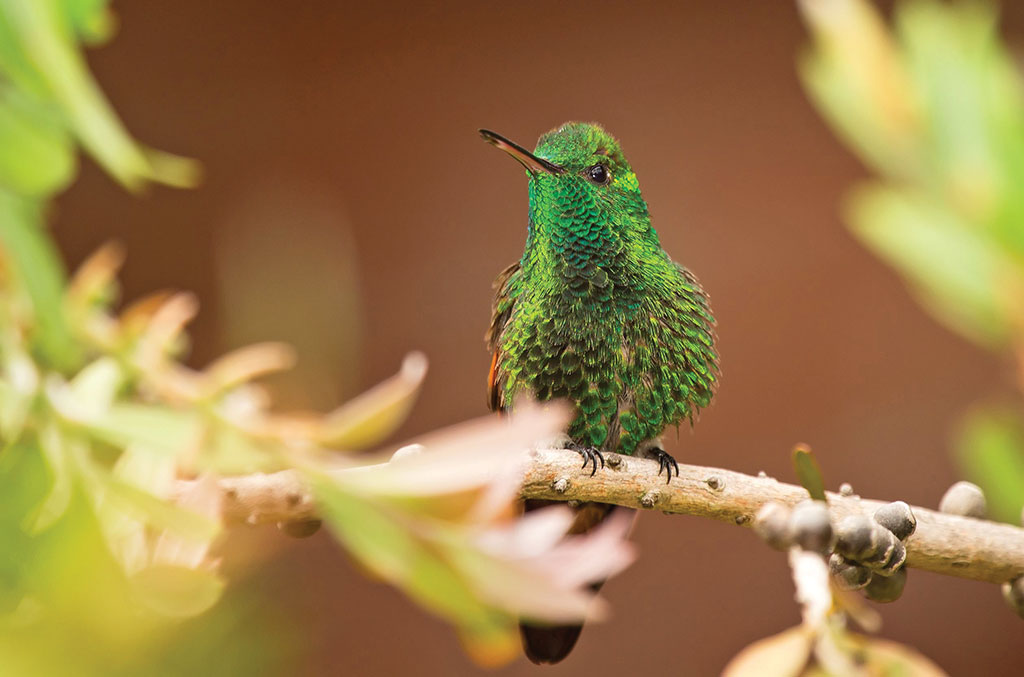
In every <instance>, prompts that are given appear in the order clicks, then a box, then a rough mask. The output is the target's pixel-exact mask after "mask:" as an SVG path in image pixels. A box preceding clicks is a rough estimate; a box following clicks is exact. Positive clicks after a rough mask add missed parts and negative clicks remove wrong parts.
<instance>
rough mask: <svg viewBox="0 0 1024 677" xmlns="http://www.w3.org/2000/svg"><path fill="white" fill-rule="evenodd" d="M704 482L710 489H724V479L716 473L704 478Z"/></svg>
mask: <svg viewBox="0 0 1024 677" xmlns="http://www.w3.org/2000/svg"><path fill="white" fill-rule="evenodd" d="M704 483H705V484H707V485H708V488H709V489H711V490H712V491H723V490H724V489H725V480H723V479H722V478H721V477H719V476H718V475H712V476H710V477H708V478H707V479H705V480H704Z"/></svg>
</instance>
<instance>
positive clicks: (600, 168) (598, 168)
mask: <svg viewBox="0 0 1024 677" xmlns="http://www.w3.org/2000/svg"><path fill="white" fill-rule="evenodd" d="M587 176H588V177H590V180H591V181H593V182H594V183H596V184H598V185H600V186H603V185H605V184H606V183H608V182H609V181H611V180H612V174H611V172H609V171H608V168H607V167H605V166H604V165H594V166H593V167H591V168H590V169H588V170H587Z"/></svg>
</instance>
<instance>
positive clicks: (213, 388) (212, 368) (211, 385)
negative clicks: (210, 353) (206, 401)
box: [203, 342, 295, 396]
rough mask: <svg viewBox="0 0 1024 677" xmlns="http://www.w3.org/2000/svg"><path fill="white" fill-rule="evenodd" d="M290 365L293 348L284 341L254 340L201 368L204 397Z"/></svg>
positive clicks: (293, 356) (293, 359)
mask: <svg viewBox="0 0 1024 677" xmlns="http://www.w3.org/2000/svg"><path fill="white" fill-rule="evenodd" d="M293 364H295V351H294V350H293V349H292V347H291V346H289V345H288V344H286V343H275V342H267V343H255V344H253V345H249V346H245V347H244V348H239V349H237V350H233V351H231V352H230V353H227V354H226V355H222V356H221V357H219V358H217V359H216V360H214V361H213V362H212V363H211V364H210V365H209V366H208V367H207V368H206V369H205V370H204V371H203V377H204V381H205V383H204V385H205V389H206V392H207V396H209V395H212V394H214V393H219V392H223V391H225V390H228V389H230V388H233V387H235V386H237V385H240V384H243V383H247V382H249V381H252V380H255V379H257V378H259V377H260V376H264V375H266V374H270V373H273V372H275V371H281V370H283V369H289V368H290V367H291V366H292V365H293Z"/></svg>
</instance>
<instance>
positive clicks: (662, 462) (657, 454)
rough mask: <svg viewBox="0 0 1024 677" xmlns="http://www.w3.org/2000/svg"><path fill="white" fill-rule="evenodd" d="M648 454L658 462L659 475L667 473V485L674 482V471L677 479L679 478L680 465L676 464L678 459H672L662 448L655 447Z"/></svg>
mask: <svg viewBox="0 0 1024 677" xmlns="http://www.w3.org/2000/svg"><path fill="white" fill-rule="evenodd" d="M648 453H650V454H651V456H653V457H654V458H655V459H657V461H658V475H661V472H662V471H663V470H664V471H665V484H668V483H669V482H671V481H672V470H673V469H675V471H676V477H679V464H678V463H676V459H674V458H672V455H671V454H669V453H668V452H667V451H665V450H664V449H662V448H661V447H654V448H653V449H651V450H650V451H649V452H648Z"/></svg>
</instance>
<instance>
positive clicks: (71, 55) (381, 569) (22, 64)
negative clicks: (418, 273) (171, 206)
mask: <svg viewBox="0 0 1024 677" xmlns="http://www.w3.org/2000/svg"><path fill="white" fill-rule="evenodd" d="M113 25H114V21H113V18H112V16H111V14H110V13H109V10H108V8H107V3H106V2H105V1H104V0H0V438H2V447H0V487H2V491H3V494H4V500H3V501H0V552H2V553H4V554H3V555H2V556H0V626H2V627H3V629H4V632H3V633H0V664H3V665H4V671H5V673H11V674H20V675H31V674H64V673H67V672H74V673H75V674H93V673H95V674H111V673H115V674H116V673H118V672H124V673H126V674H140V673H146V674H153V673H159V672H162V671H165V670H170V668H169V667H168V665H169V663H167V662H166V661H171V663H173V664H176V665H179V666H180V665H183V664H187V663H188V662H189V659H188V656H187V653H188V652H187V651H185V652H176V651H173V650H171V649H169V648H168V646H169V645H168V642H173V637H174V636H178V637H188V636H190V633H188V632H185V631H182V630H180V628H179V624H180V622H181V619H188V618H193V617H197V616H200V615H201V614H204V613H206V612H208V611H210V610H211V609H213V608H214V607H215V605H217V603H218V600H219V599H220V598H221V596H222V594H223V591H224V588H225V581H224V579H223V577H222V576H221V574H220V573H219V571H218V558H216V557H215V556H213V555H211V553H212V552H213V551H214V550H215V549H216V547H217V544H218V539H219V538H220V537H221V535H222V532H223V524H222V519H221V517H222V515H221V504H220V500H221V497H220V491H219V488H218V485H217V478H218V477H219V476H222V475H225V474H234V473H250V472H256V471H274V470H280V469H286V468H292V469H296V470H298V471H299V472H300V473H301V474H302V476H303V477H304V478H305V480H306V482H308V483H309V485H310V486H311V487H312V488H313V489H314V493H315V495H316V497H317V500H318V502H319V503H320V507H321V508H322V509H323V512H324V519H325V522H326V524H327V526H328V527H329V529H330V531H331V532H332V533H333V534H334V535H335V536H336V537H337V538H338V539H339V540H340V541H341V542H342V543H343V544H344V545H345V546H346V547H347V548H348V549H349V551H350V552H351V553H352V554H353V555H354V556H355V557H356V558H358V559H359V560H360V561H361V562H362V564H363V565H364V566H365V567H366V568H367V569H368V570H369V571H371V572H373V573H374V574H376V575H377V576H380V577H381V578H383V579H385V580H387V581H389V582H391V583H393V584H395V585H397V586H399V587H400V588H402V589H403V590H404V591H405V592H406V593H407V594H408V595H409V596H410V597H411V598H412V599H414V600H415V601H417V602H419V603H420V604H421V605H422V606H424V607H425V608H426V609H428V610H430V611H432V612H433V613H436V614H438V615H440V616H441V617H443V618H445V619H447V620H448V621H450V622H451V623H452V624H453V625H455V626H456V628H457V629H458V632H459V634H460V636H461V637H462V638H463V640H464V641H465V644H466V646H467V648H468V649H469V650H470V652H471V654H472V655H473V656H474V657H475V658H477V659H478V660H479V661H481V662H483V663H487V664H495V663H499V662H503V661H505V660H508V659H509V658H511V656H513V655H514V654H515V651H516V646H517V632H516V619H517V618H518V617H519V616H520V615H525V616H529V617H531V618H536V619H539V620H550V621H562V622H565V621H575V620H580V619H582V618H583V616H584V614H585V613H587V612H588V610H589V609H590V608H591V604H592V596H593V595H592V593H590V591H589V590H588V589H587V588H586V586H585V583H586V581H587V580H593V578H591V577H592V576H593V577H597V578H601V577H604V576H607V575H608V574H611V573H613V572H614V571H616V570H618V569H621V568H622V567H624V566H626V565H628V563H629V561H630V559H631V554H630V551H629V549H628V547H627V546H625V545H623V543H622V542H623V539H622V538H621V536H622V535H623V534H624V532H625V530H626V529H627V528H628V525H623V524H621V523H611V524H608V525H607V526H606V527H605V528H604V529H603V530H601V532H600V533H596V534H594V535H593V536H592V537H586V538H581V539H577V541H576V542H574V543H571V544H569V543H565V542H563V541H561V539H560V535H561V534H562V533H564V531H565V529H566V526H567V524H566V520H567V519H568V513H567V512H566V511H564V509H556V510H552V511H541V512H540V513H537V514H536V516H534V517H532V518H531V519H529V520H524V521H518V522H514V523H512V522H511V521H510V520H509V517H510V506H511V504H512V502H513V501H514V499H515V497H516V493H517V484H516V482H517V480H518V477H519V475H518V464H519V462H520V461H521V456H520V455H519V453H518V452H520V451H521V450H522V449H524V448H526V446H527V445H528V443H529V442H530V441H532V440H534V439H539V438H542V437H547V436H550V435H551V434H552V433H553V432H554V431H556V430H558V429H559V428H560V427H562V426H563V425H564V418H565V417H564V414H563V412H561V411H560V410H558V409H555V408H552V409H549V410H547V411H545V412H536V413H532V414H531V413H527V415H524V416H523V417H521V418H520V419H519V420H518V421H515V422H513V423H512V424H508V423H503V422H497V421H489V422H486V423H478V424H475V425H471V426H469V427H467V428H460V429H457V430H452V431H448V432H445V433H441V434H438V435H437V436H435V437H433V438H432V439H431V440H429V442H428V451H426V452H423V453H422V454H421V455H420V456H418V457H414V458H403V459H401V460H396V461H394V462H392V463H381V464H377V465H374V466H363V465H362V464H361V463H360V462H357V461H356V460H355V459H353V457H352V456H351V455H348V454H343V453H338V452H341V451H342V450H346V451H347V450H352V449H357V448H364V447H368V446H371V445H374V444H377V443H379V442H380V441H381V440H383V439H384V438H385V437H386V436H387V435H389V434H390V433H391V432H392V431H393V430H394V429H395V428H396V426H397V425H398V424H399V423H400V422H401V421H402V419H403V418H404V417H405V415H406V413H407V412H408V410H409V407H410V406H411V405H412V402H413V400H414V398H415V395H416V393H417V392H418V390H419V386H420V384H421V382H422V380H423V378H424V377H425V375H426V360H425V358H423V357H422V356H421V355H418V354H412V355H410V356H409V357H408V358H407V359H406V361H405V363H404V364H403V366H402V369H401V371H400V372H399V374H398V375H397V376H395V377H394V378H392V379H390V380H389V381H386V382H385V383H382V384H381V385H379V386H378V387H377V388H375V389H373V390H371V391H369V392H367V393H365V394H364V395H362V396H360V397H358V398H356V399H355V400H353V401H352V402H350V403H348V404H346V405H344V406H342V407H339V408H338V409H336V410H335V411H332V412H329V413H327V414H323V415H309V414H282V413H278V412H274V411H272V410H271V409H270V408H269V407H268V399H269V398H268V395H267V393H266V392H265V391H264V390H263V389H261V388H260V387H258V386H257V385H255V384H254V383H253V381H254V380H255V379H257V378H259V377H261V376H263V375H265V374H268V373H270V372H273V371H277V370H280V369H284V368H287V367H288V366H289V365H290V364H291V362H292V354H291V350H290V349H289V348H288V347H287V346H284V345H280V344H270V343H267V344H258V345H253V346H248V347H245V348H241V349H239V350H236V351H234V352H232V353H230V354H228V355H225V356H224V357H221V358H220V359H217V360H215V361H214V362H213V363H211V364H210V365H208V366H207V367H206V368H205V369H202V370H196V369H192V368H189V367H187V366H185V365H184V364H183V362H182V359H183V356H184V353H185V351H186V348H187V346H188V338H187V336H186V334H185V332H184V328H185V326H186V324H187V323H188V322H189V320H190V319H191V318H192V317H193V316H194V315H195V313H196V312H197V302H196V300H195V299H194V298H193V297H192V296H191V295H189V294H185V293H167V292H161V293H155V294H152V295H150V296H147V297H145V298H142V299H140V300H137V301H135V302H133V303H131V304H129V305H127V306H126V307H124V308H123V309H121V310H119V311H118V310H115V304H116V301H117V299H118V287H117V282H116V273H117V269H118V266H119V265H120V263H121V259H122V254H121V252H120V251H119V250H118V248H117V247H114V246H107V247H104V248H102V249H101V250H100V251H98V252H97V253H96V254H95V255H94V256H93V257H91V258H90V259H89V260H88V261H86V262H85V263H84V264H83V265H82V266H81V268H80V269H79V270H78V271H77V272H76V273H75V275H74V276H73V277H72V278H71V279H70V280H69V279H67V277H66V275H65V272H64V269H63V266H62V264H61V261H60V257H59V255H58V253H57V250H56V248H55V246H54V243H53V240H52V239H51V238H50V236H49V235H48V233H47V231H46V224H45V217H46V214H47V209H46V207H47V202H48V200H49V199H50V198H51V197H52V196H53V195H54V194H56V193H57V192H59V191H60V190H62V189H64V188H65V187H67V186H68V185H69V183H70V182H71V181H72V180H73V178H74V174H75V168H76V164H77V160H76V154H77V148H78V147H79V146H81V147H83V148H84V149H85V150H86V151H87V152H88V153H89V154H90V155H91V156H92V157H93V158H94V159H95V160H96V161H97V162H98V163H99V164H100V165H101V166H102V167H103V168H104V169H106V170H107V171H108V172H109V173H110V174H111V175H112V176H113V177H114V178H115V179H116V180H118V181H119V182H120V183H122V184H123V185H124V186H126V187H128V188H130V189H137V188H140V187H142V186H143V185H145V184H146V183H147V182H150V181H157V182H161V183H166V184H171V185H177V186H186V185H189V184H191V183H192V182H193V181H194V180H195V177H196V176H197V169H196V165H195V164H194V163H193V162H192V161H191V160H186V159H183V158H178V157H175V156H172V155H168V154H166V153H162V152H158V151H154V150H151V149H147V148H144V147H143V146H141V145H139V144H138V143H136V142H135V141H134V140H133V139H132V138H131V137H130V136H129V134H128V133H127V132H126V131H125V129H124V128H123V126H122V125H121V123H120V122H119V121H118V119H117V118H116V116H115V115H114V113H113V111H112V109H111V107H110V105H109V103H108V102H107V101H106V99H105V98H104V97H103V95H102V93H101V92H100V89H99V87H98V85H97V84H96V83H95V82H94V80H93V79H92V77H91V75H90V74H89V72H88V69H87V67H86V65H85V61H84V58H83V56H82V52H81V47H80V45H79V43H80V42H82V41H84V42H97V41H100V40H103V39H105V38H107V37H108V36H109V34H110V31H111V27H112V26H113ZM371 460H380V459H371ZM180 478H197V481H195V482H191V483H189V484H188V485H187V486H188V487H189V489H187V490H181V489H180V486H181V485H179V484H178V483H177V480H178V479H180ZM594 562H601V563H602V564H601V566H600V567H598V568H599V569H600V570H599V571H595V570H594V566H593V563H594ZM597 611H600V607H597ZM218 614H219V615H221V616H224V615H225V614H226V615H227V616H228V617H231V616H232V614H231V613H230V612H224V611H216V610H214V611H213V616H212V617H214V618H216V617H217V616H218ZM199 634H202V633H199ZM192 636H193V637H194V636H195V634H193V635H192ZM58 646H59V647H76V648H78V649H80V651H70V650H67V651H66V650H61V651H55V650H54V647H58ZM171 646H173V644H172V645H171ZM207 649H208V650H218V649H216V648H215V647H207ZM254 650H256V648H255V647H254ZM218 651H219V650H218ZM245 653H246V652H238V651H234V652H225V654H224V655H231V656H235V658H237V661H238V662H237V665H234V667H232V666H230V665H228V666H225V665H223V663H220V665H221V666H222V669H221V672H225V671H232V670H234V669H237V670H240V671H241V670H243V669H245V668H244V666H245V665H250V666H251V657H248V656H246V655H243V654H245ZM258 653H259V651H258V650H257V654H258ZM182 654H185V655H182ZM70 661H74V662H73V663H72V662H70ZM269 664H270V663H267V665H269Z"/></svg>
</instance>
